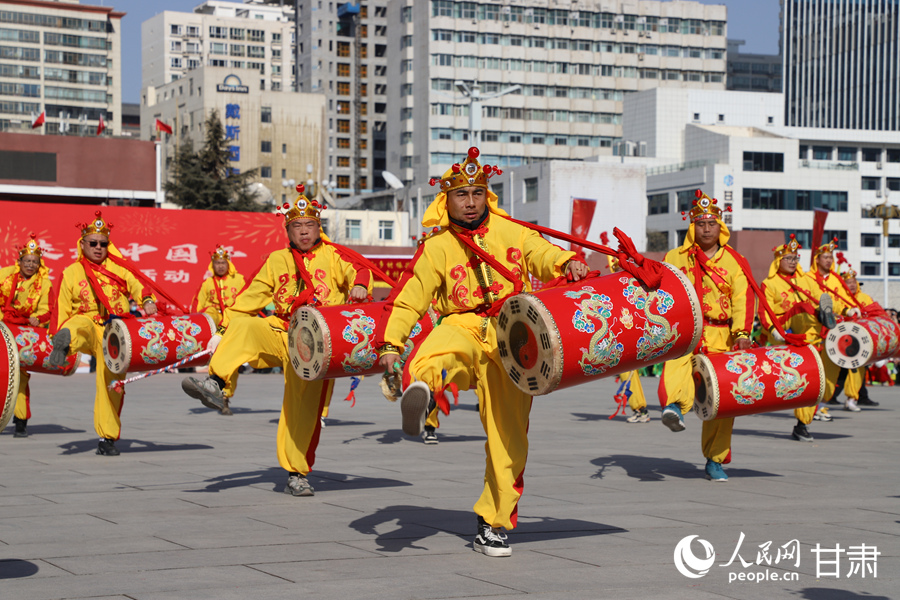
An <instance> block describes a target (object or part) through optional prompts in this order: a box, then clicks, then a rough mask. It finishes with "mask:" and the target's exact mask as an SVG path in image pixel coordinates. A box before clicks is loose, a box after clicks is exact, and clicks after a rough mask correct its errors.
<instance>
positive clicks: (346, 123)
mask: <svg viewBox="0 0 900 600" xmlns="http://www.w3.org/2000/svg"><path fill="white" fill-rule="evenodd" d="M337 130H338V133H350V119H338V120H337Z"/></svg>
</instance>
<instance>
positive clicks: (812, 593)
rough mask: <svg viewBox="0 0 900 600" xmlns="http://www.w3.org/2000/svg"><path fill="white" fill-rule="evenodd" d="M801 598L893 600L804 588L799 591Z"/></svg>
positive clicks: (817, 599)
mask: <svg viewBox="0 0 900 600" xmlns="http://www.w3.org/2000/svg"><path fill="white" fill-rule="evenodd" d="M799 597H800V598H803V599H804V600H891V599H890V598H889V597H887V596H873V595H872V594H866V593H862V594H857V593H856V592H851V591H849V590H836V589H832V588H803V589H802V590H800V591H799Z"/></svg>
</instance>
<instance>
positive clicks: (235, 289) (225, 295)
mask: <svg viewBox="0 0 900 600" xmlns="http://www.w3.org/2000/svg"><path fill="white" fill-rule="evenodd" d="M231 271H232V270H231V269H229V273H227V274H225V276H224V277H216V276H215V275H213V276H212V277H209V278H208V279H206V280H204V281H203V283H202V284H201V285H200V291H199V292H197V308H196V311H197V312H205V313H207V314H208V315H209V316H210V317H212V318H213V321H215V322H216V325H218V324H219V323H221V322H222V310H221V309H220V305H219V297H220V295H221V298H222V304H224V305H225V308H228V307H229V306H232V305H233V304H234V301H235V300H236V299H237V296H238V293H240V291H241V290H242V289H244V276H243V275H241V274H240V273H238V272H236V271H235V272H231ZM216 288H218V291H216Z"/></svg>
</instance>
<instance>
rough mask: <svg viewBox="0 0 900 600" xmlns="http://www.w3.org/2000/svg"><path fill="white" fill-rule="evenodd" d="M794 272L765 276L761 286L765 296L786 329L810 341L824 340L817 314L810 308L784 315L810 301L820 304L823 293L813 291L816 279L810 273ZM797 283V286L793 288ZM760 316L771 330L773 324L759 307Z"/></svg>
mask: <svg viewBox="0 0 900 600" xmlns="http://www.w3.org/2000/svg"><path fill="white" fill-rule="evenodd" d="M799 273H800V274H798V273H795V274H794V276H793V277H788V278H787V279H785V278H784V277H782V276H781V275H778V274H777V273H776V274H775V275H772V276H771V277H766V279H765V280H764V281H763V282H762V286H761V287H762V290H763V292H764V293H765V296H766V300H768V302H769V306H771V307H772V311H773V312H774V313H775V316H776V317H778V318H779V321H781V323H782V326H783V327H784V328H785V329H790V330H791V332H792V333H797V334H800V335H803V336H805V338H806V341H807V343H810V344H819V343H821V341H822V337H821V335H820V333H821V331H822V326H821V324H819V321H818V320H817V319H816V317H815V316H814V315H811V314H809V313H808V312H800V311H795V312H796V314H794V315H792V316H789V317H787V318H784V317H785V315H786V314H787V313H788V312H789V311H791V310H792V309H795V307H797V305H799V304H802V303H804V302H808V303H809V304H810V305H811V307H812V309H813V310H815V309H817V308H818V307H819V296H820V295H821V294H815V293H813V290H815V289H816V288H815V285H816V284H815V280H812V281H811V280H810V279H809V277H808V276H806V275H804V274H802V272H799ZM791 284H794V285H795V286H796V287H797V288H798V289H794V288H793V287H792V286H791ZM759 319H760V323H761V324H762V326H763V327H764V328H765V329H766V331H767V332H771V330H772V327H773V324H772V323H771V321H770V319H769V316H768V315H767V314H766V312H765V311H763V310H760V311H759Z"/></svg>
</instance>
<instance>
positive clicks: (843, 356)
mask: <svg viewBox="0 0 900 600" xmlns="http://www.w3.org/2000/svg"><path fill="white" fill-rule="evenodd" d="M825 352H826V353H827V354H828V358H830V359H831V362H833V363H834V364H836V365H837V366H839V367H841V368H842V369H855V368H857V367H862V366H864V365H868V364H871V363H874V362H878V361H879V360H881V359H883V358H890V357H891V356H894V355H895V354H897V353H898V352H900V325H898V324H897V322H896V321H893V320H892V319H890V318H888V317H886V316H885V317H875V318H872V319H855V320H853V321H842V322H841V323H838V324H837V327H835V328H834V329H832V330H830V331H829V332H828V337H826V338H825Z"/></svg>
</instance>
